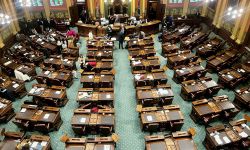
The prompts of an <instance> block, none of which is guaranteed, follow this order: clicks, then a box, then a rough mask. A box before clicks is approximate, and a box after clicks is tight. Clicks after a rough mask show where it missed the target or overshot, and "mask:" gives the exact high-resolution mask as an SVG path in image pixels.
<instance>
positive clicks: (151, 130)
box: [148, 123, 159, 132]
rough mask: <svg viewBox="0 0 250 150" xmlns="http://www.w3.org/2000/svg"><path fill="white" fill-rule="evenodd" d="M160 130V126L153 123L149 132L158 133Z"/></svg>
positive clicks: (149, 126) (149, 127)
mask: <svg viewBox="0 0 250 150" xmlns="http://www.w3.org/2000/svg"><path fill="white" fill-rule="evenodd" d="M158 129H159V124H158V123H152V124H149V125H148V131H149V132H157V131H158Z"/></svg>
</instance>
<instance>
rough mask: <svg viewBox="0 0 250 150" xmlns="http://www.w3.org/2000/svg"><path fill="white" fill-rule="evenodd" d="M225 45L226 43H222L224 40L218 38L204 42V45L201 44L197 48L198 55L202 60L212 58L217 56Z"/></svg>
mask: <svg viewBox="0 0 250 150" xmlns="http://www.w3.org/2000/svg"><path fill="white" fill-rule="evenodd" d="M223 45H224V42H222V40H221V39H219V38H217V37H215V38H213V39H209V40H207V41H206V42H204V44H201V45H199V46H198V47H197V55H198V56H200V57H202V58H207V57H210V56H212V55H215V54H216V53H217V52H218V50H220V48H221V47H222V46H223Z"/></svg>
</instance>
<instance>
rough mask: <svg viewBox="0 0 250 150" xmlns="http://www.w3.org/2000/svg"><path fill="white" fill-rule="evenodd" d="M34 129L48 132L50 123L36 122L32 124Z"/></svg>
mask: <svg viewBox="0 0 250 150" xmlns="http://www.w3.org/2000/svg"><path fill="white" fill-rule="evenodd" d="M34 130H36V131H40V132H45V133H46V132H49V131H50V124H49V123H38V124H35V125H34Z"/></svg>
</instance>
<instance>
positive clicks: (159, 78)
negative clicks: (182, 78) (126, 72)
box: [134, 69, 168, 87]
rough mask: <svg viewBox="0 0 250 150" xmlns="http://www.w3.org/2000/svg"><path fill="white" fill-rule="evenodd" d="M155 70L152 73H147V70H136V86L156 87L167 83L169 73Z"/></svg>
mask: <svg viewBox="0 0 250 150" xmlns="http://www.w3.org/2000/svg"><path fill="white" fill-rule="evenodd" d="M151 71H153V72H152V73H145V72H140V71H138V72H135V71H134V73H136V74H134V80H135V85H136V87H143V86H151V87H156V86H157V85H164V84H167V81H168V80H167V75H166V74H165V73H164V71H163V70H161V69H160V70H159V72H158V71H155V72H154V70H151Z"/></svg>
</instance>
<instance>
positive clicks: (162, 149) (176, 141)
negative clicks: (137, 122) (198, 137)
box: [145, 131, 197, 150]
mask: <svg viewBox="0 0 250 150" xmlns="http://www.w3.org/2000/svg"><path fill="white" fill-rule="evenodd" d="M145 142H146V150H169V149H176V150H186V149H188V150H197V147H196V145H195V143H194V141H193V139H192V136H191V134H189V133H188V132H185V131H177V132H173V133H172V135H169V136H168V135H167V136H163V135H153V136H145Z"/></svg>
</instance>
